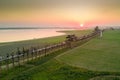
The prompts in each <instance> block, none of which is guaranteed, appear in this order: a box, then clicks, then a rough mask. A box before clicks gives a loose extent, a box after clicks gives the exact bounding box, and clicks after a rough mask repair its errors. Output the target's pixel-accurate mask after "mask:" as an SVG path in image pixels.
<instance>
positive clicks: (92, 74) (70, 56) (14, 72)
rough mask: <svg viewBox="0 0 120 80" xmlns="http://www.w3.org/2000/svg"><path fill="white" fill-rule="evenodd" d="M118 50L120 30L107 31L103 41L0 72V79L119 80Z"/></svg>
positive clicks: (53, 54) (100, 39)
mask: <svg viewBox="0 0 120 80" xmlns="http://www.w3.org/2000/svg"><path fill="white" fill-rule="evenodd" d="M60 39H61V38H60ZM63 39H64V38H63ZM51 42H52V41H51ZM119 48H120V31H119V30H114V31H106V32H104V34H103V38H98V37H97V38H94V39H92V40H90V41H88V42H87V43H85V44H83V45H82V46H79V47H76V48H73V49H68V48H67V49H63V50H60V51H57V52H54V53H52V54H51V55H48V56H45V57H43V58H40V59H36V60H33V61H30V62H27V63H26V64H25V65H21V66H20V67H15V68H12V69H10V70H9V71H3V73H2V74H1V75H0V80H120V59H119V56H120V52H119Z"/></svg>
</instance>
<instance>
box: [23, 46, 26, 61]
mask: <svg viewBox="0 0 120 80" xmlns="http://www.w3.org/2000/svg"><path fill="white" fill-rule="evenodd" d="M25 52H26V51H25V48H24V47H23V50H22V57H23V58H22V59H23V63H24V62H25V61H24V59H25Z"/></svg>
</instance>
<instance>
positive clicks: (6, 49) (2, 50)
mask: <svg viewBox="0 0 120 80" xmlns="http://www.w3.org/2000/svg"><path fill="white" fill-rule="evenodd" d="M62 32H65V33H66V35H67V34H76V35H78V36H81V35H84V34H88V33H90V32H91V30H84V31H82V30H81V31H80V30H73V31H62ZM66 35H63V36H56V37H48V38H42V39H35V40H26V41H17V42H8V43H0V55H5V54H6V53H12V52H16V50H17V48H18V47H19V48H22V47H25V48H29V47H31V46H39V47H43V46H45V45H50V44H54V43H58V42H62V41H64V40H65V37H66Z"/></svg>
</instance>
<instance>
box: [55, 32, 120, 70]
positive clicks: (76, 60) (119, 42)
mask: <svg viewBox="0 0 120 80" xmlns="http://www.w3.org/2000/svg"><path fill="white" fill-rule="evenodd" d="M56 59H57V60H59V61H62V62H64V63H67V64H69V65H72V66H77V67H82V68H86V69H89V70H92V71H111V72H120V31H119V30H118V31H117V30H116V31H106V32H105V33H104V34H103V37H102V38H95V39H92V40H91V41H89V42H87V43H86V44H84V45H82V46H79V47H77V48H75V49H72V50H70V51H68V52H65V53H63V54H61V55H59V56H58V57H57V58H56Z"/></svg>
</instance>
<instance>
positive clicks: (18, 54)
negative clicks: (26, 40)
mask: <svg viewBox="0 0 120 80" xmlns="http://www.w3.org/2000/svg"><path fill="white" fill-rule="evenodd" d="M20 54H21V52H20V50H19V48H17V58H18V65H19V66H20Z"/></svg>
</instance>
